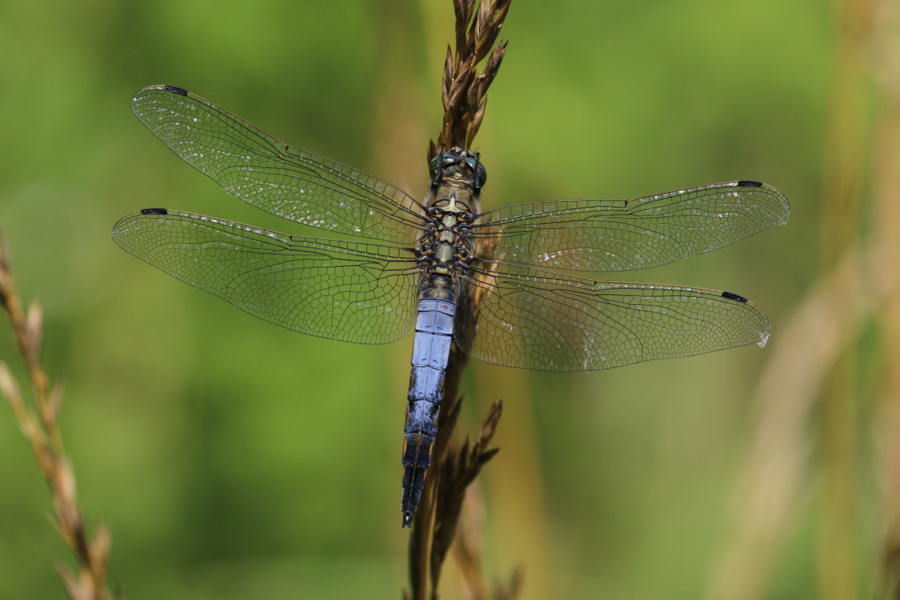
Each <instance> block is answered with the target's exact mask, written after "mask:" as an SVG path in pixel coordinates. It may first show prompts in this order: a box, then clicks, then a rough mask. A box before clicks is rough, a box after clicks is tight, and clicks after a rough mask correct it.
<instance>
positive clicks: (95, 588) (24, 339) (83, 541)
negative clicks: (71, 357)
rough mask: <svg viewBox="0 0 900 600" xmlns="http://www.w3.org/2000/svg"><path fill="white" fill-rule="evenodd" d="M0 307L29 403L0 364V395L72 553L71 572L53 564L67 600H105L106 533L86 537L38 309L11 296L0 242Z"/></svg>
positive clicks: (8, 270)
mask: <svg viewBox="0 0 900 600" xmlns="http://www.w3.org/2000/svg"><path fill="white" fill-rule="evenodd" d="M0 307H2V309H3V312H4V314H5V315H6V318H7V319H8V320H9V322H10V323H11V324H12V326H13V334H14V337H15V340H16V344H17V345H18V347H19V352H20V353H21V354H22V356H23V358H24V359H25V367H26V369H27V370H28V377H29V379H30V380H31V387H32V393H33V396H34V397H33V401H32V402H30V403H29V402H28V401H27V400H25V398H24V396H23V395H22V390H21V387H20V386H19V384H18V382H17V381H16V378H15V377H14V376H13V375H12V372H11V371H10V369H9V367H8V366H7V365H6V363H5V362H2V361H0V393H2V394H3V396H4V397H5V398H6V400H7V402H9V405H10V406H11V407H12V409H13V413H14V414H15V416H16V420H17V421H18V423H19V427H20V429H21V430H22V432H23V433H24V434H25V437H27V438H28V440H29V441H30V442H31V448H32V450H33V452H34V455H35V457H36V458H37V462H38V467H40V469H41V473H42V474H43V476H44V479H46V480H47V484H48V485H49V486H50V493H51V495H52V498H53V524H54V527H55V528H56V530H57V531H58V532H59V535H60V537H62V539H63V541H64V542H65V543H66V545H67V546H69V548H71V549H72V552H73V553H74V555H75V560H76V562H77V563H78V567H77V571H75V572H73V571H72V570H70V569H69V568H68V567H65V566H62V565H58V566H57V570H58V571H59V574H60V577H61V578H62V580H63V584H64V585H65V587H66V591H67V592H68V593H69V597H71V598H72V599H73V600H108V599H109V598H111V596H110V594H109V592H108V591H107V589H106V570H107V564H108V562H109V548H110V535H109V531H108V530H107V529H106V527H105V526H104V525H102V524H101V525H98V526H97V530H96V532H95V533H94V535H93V537H91V536H90V535H89V534H88V533H87V529H86V527H85V524H84V516H83V514H82V512H81V509H80V508H79V507H78V501H77V496H76V486H75V472H74V470H73V469H72V465H71V463H70V462H69V459H68V458H67V457H66V454H65V451H64V447H63V442H62V433H61V432H60V430H59V423H58V419H57V417H58V415H59V408H60V405H61V403H62V387H61V386H60V385H59V383H54V384H52V385H51V383H50V380H49V378H48V377H47V375H46V373H45V371H44V369H43V367H41V364H40V361H39V355H40V347H41V340H42V338H43V310H42V309H41V306H40V304H39V303H37V302H35V303H33V304H32V305H31V307H30V308H29V309H28V312H27V313H26V312H25V311H24V310H23V306H22V303H21V301H20V299H19V296H18V293H17V292H16V288H15V282H14V280H13V275H12V270H11V267H10V262H9V253H8V251H7V248H6V245H5V244H4V243H3V242H2V241H0Z"/></svg>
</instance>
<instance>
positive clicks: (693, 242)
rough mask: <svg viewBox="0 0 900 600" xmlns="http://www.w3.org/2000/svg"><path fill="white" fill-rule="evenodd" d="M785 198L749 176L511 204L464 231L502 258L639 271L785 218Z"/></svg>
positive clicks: (591, 269) (787, 208) (575, 268)
mask: <svg viewBox="0 0 900 600" xmlns="http://www.w3.org/2000/svg"><path fill="white" fill-rule="evenodd" d="M789 213H790V206H789V205H788V201H787V198H785V197H784V195H783V194H782V193H781V192H779V191H778V190H777V189H775V188H773V187H771V186H768V185H766V184H763V183H759V182H755V181H735V182H730V183H718V184H714V185H707V186H703V187H696V188H691V189H686V190H678V191H675V192H669V193H667V194H659V195H657V196H648V197H646V198H637V199H634V200H566V201H558V202H535V203H524V204H514V205H512V206H504V207H502V208H498V209H496V210H492V211H489V212H487V213H485V214H484V215H482V217H481V219H480V224H476V225H473V227H472V236H473V237H474V238H476V239H477V238H481V239H483V240H484V241H483V242H482V244H484V245H486V246H487V247H490V246H491V245H493V247H494V253H493V258H495V259H497V260H501V261H503V262H506V263H515V264H518V265H523V266H536V267H540V268H548V269H565V270H570V271H589V272H610V271H630V270H633V269H646V268H649V267H655V266H659V265H663V264H666V263H670V262H673V261H676V260H680V259H682V258H687V257H689V256H695V255H697V254H703V253H705V252H711V251H713V250H717V249H719V248H723V247H725V246H728V245H730V244H733V243H735V242H737V241H739V240H742V239H744V238H745V237H748V236H751V235H753V234H755V233H759V232H760V231H762V230H764V229H768V228H769V227H772V226H773V225H778V224H782V223H785V222H786V221H787V218H788V214H789Z"/></svg>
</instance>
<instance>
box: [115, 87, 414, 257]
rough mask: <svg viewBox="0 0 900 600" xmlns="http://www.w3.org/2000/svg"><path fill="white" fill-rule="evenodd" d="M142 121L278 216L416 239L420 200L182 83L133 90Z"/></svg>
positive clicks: (402, 240) (232, 189) (349, 231)
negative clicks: (291, 142)
mask: <svg viewBox="0 0 900 600" xmlns="http://www.w3.org/2000/svg"><path fill="white" fill-rule="evenodd" d="M131 108H132V110H133V111H134V114H135V115H136V116H137V118H138V119H140V121H141V122H142V123H143V124H144V125H146V126H147V128H148V129H149V130H150V131H152V132H153V134H154V135H155V136H156V137H158V138H159V139H160V140H162V141H163V143H165V144H166V146H168V147H169V148H170V149H171V150H172V151H173V152H174V153H175V154H177V155H178V156H180V157H181V158H182V159H183V160H184V161H185V162H187V163H188V164H190V165H191V166H192V167H194V168H196V169H197V170H198V171H200V172H201V173H203V174H204V175H207V176H209V177H210V178H211V179H212V180H213V181H215V182H216V183H218V184H219V185H220V186H222V187H223V188H224V189H225V190H226V191H227V192H228V193H229V194H231V195H233V196H235V197H236V198H238V199H240V200H243V201H244V202H246V203H247V204H250V205H252V206H255V207H257V208H259V209H261V210H264V211H266V212H268V213H271V214H273V215H278V216H279V217H283V218H285V219H288V220H290V221H296V222H297V223H302V224H304V225H309V226H311V227H318V228H320V229H325V230H328V231H333V232H337V233H342V234H346V235H352V236H360V237H372V238H379V239H381V240H385V241H389V242H394V243H398V244H411V243H413V241H414V240H415V239H416V236H417V234H418V229H419V228H420V227H421V223H422V217H421V216H420V215H421V214H422V211H421V208H420V206H419V204H418V203H417V202H416V201H415V200H413V199H412V198H411V197H410V196H408V195H407V194H406V193H404V192H402V191H401V190H399V189H397V188H395V187H394V186H392V185H390V184H388V183H385V182H384V181H381V180H379V179H376V178H374V177H372V176H370V175H367V174H366V173H363V172H362V171H358V170H356V169H352V168H350V167H347V166H344V165H342V164H340V163H337V162H334V161H332V160H329V159H327V158H323V157H321V156H317V155H315V154H312V153H310V152H304V151H303V150H298V149H297V148H293V147H291V146H288V145H286V144H284V143H282V142H280V141H278V140H277V139H275V138H274V137H272V136H270V135H268V134H267V133H265V132H263V131H260V130H259V129H257V128H256V127H254V126H253V125H251V124H249V123H247V122H246V121H243V120H241V119H239V118H238V117H236V116H234V115H233V114H231V113H229V112H228V111H226V110H224V109H222V108H219V107H218V106H216V105H215V104H212V103H211V102H209V101H207V100H205V99H203V98H201V97H200V96H197V95H195V94H192V93H190V92H188V91H186V90H182V89H181V88H176V87H172V86H151V87H147V88H144V89H143V90H141V91H139V92H138V93H137V94H135V95H134V98H132V100H131Z"/></svg>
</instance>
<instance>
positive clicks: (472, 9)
mask: <svg viewBox="0 0 900 600" xmlns="http://www.w3.org/2000/svg"><path fill="white" fill-rule="evenodd" d="M510 1H511V0H493V2H490V3H488V2H486V1H485V2H478V3H476V2H475V0H453V10H454V12H455V14H456V52H454V51H453V49H452V48H451V47H450V46H447V59H446V61H445V62H444V76H443V80H442V92H441V101H442V102H443V105H444V124H443V127H442V128H441V133H440V135H439V136H438V139H437V143H435V142H434V141H432V142H429V146H428V160H431V159H432V158H433V157H434V156H435V155H436V154H437V153H438V150H439V149H440V148H450V147H453V146H459V147H462V148H471V147H472V142H473V141H474V139H475V134H476V133H478V129H479V128H480V127H481V121H482V120H483V119H484V111H485V108H486V106H487V91H488V88H489V87H490V85H491V83H493V81H494V78H496V77H497V72H498V71H499V69H500V63H501V62H502V61H503V56H504V55H505V54H506V44H507V42H506V40H504V39H503V38H500V37H499V36H500V28H501V27H503V22H504V20H505V19H506V13H507V12H509V3H510ZM476 4H477V9H476ZM473 14H474V15H475V16H474V19H473V17H472V16H473ZM495 43H496V45H495ZM485 58H487V63H486V64H485V66H484V70H483V71H482V72H481V73H479V72H478V65H479V64H481V62H482V61H483V60H484V59H485Z"/></svg>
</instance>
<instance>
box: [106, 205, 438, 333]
mask: <svg viewBox="0 0 900 600" xmlns="http://www.w3.org/2000/svg"><path fill="white" fill-rule="evenodd" d="M112 235H113V239H114V240H115V242H116V244H118V245H119V246H120V247H121V248H122V249H123V250H125V251H126V252H129V253H131V254H133V255H135V256H137V257H138V258H140V259H142V260H144V261H146V262H148V263H150V264H151V265H153V266H155V267H157V268H159V269H161V270H162V271H165V272H166V273H168V274H169V275H172V276H173V277H175V278H176V279H180V280H182V281H185V282H187V283H189V284H191V285H193V286H194V287H198V288H200V289H202V290H205V291H207V292H210V293H211V294H215V295H216V296H219V297H221V298H223V299H225V300H227V301H228V302H230V303H231V304H233V305H235V306H237V307H238V308H240V309H241V310H244V311H246V312H248V313H250V314H251V315H253V316H256V317H259V318H260V319H264V320H266V321H271V322H272V323H275V324H277V325H281V326H282V327H286V328H288V329H292V330H294V331H299V332H302V333H306V334H309V335H315V336H319V337H324V338H330V339H335V340H342V341H348V342H358V343H363V344H381V343H386V342H391V341H394V340H396V339H398V338H400V337H401V336H402V335H403V334H404V333H406V331H407V330H408V329H409V327H410V325H411V324H412V322H413V319H414V317H415V313H416V292H417V285H418V280H419V276H420V271H419V270H418V268H417V267H416V266H415V254H414V253H413V251H412V250H411V249H406V248H395V247H391V246H380V245H376V244H365V243H357V242H342V241H332V240H325V239H320V238H312V237H292V236H289V235H284V234H281V233H277V232H274V231H269V230H266V229H260V228H257V227H252V226H249V225H243V224H240V223H234V222H231V221H225V220H222V219H216V218H213V217H207V216H204V215H197V214H191V213H183V212H176V211H169V210H164V209H148V210H144V211H141V212H137V213H132V214H130V215H128V216H126V217H124V218H122V219H121V220H120V221H119V222H118V223H116V225H115V227H114V228H113V233H112Z"/></svg>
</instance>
